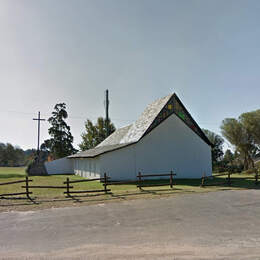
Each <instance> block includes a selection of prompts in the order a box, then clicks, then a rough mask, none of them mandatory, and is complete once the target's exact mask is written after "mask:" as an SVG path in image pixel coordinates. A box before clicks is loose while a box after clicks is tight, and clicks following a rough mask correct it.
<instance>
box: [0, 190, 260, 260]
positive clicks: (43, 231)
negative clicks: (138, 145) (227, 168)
mask: <svg viewBox="0 0 260 260" xmlns="http://www.w3.org/2000/svg"><path fill="white" fill-rule="evenodd" d="M0 259H167V260H168V259H171V260H174V259H176V260H177V259H196V260H197V259H207V260H208V259H223V260H224V259H236V260H239V259H241V260H242V259H243V260H247V259H260V191H259V190H239V191H219V192H210V193H203V194H183V195H179V196H175V197H168V198H161V199H152V200H133V201H125V202H118V203H108V204H98V205H90V206H83V207H74V208H57V209H46V210H39V211H27V212H15V211H14V212H5V213H1V214H0Z"/></svg>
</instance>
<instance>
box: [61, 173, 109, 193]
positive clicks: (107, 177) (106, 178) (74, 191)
mask: <svg viewBox="0 0 260 260" xmlns="http://www.w3.org/2000/svg"><path fill="white" fill-rule="evenodd" d="M108 179H110V177H109V176H107V174H106V173H104V177H100V178H94V179H85V180H73V181H71V180H70V179H69V178H67V179H66V181H65V182H64V183H63V184H66V186H65V188H66V191H64V194H66V195H67V197H73V196H71V195H72V194H77V193H99V192H104V193H105V194H106V193H108V192H109V191H111V190H110V189H108V188H107V185H108ZM90 181H100V182H102V183H103V187H104V189H98V190H73V191H71V189H72V188H73V186H70V184H71V183H80V182H90Z"/></svg>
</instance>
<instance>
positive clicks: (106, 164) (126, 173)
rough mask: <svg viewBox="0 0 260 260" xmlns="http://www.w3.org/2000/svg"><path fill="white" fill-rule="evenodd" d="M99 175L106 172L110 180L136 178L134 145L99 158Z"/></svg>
mask: <svg viewBox="0 0 260 260" xmlns="http://www.w3.org/2000/svg"><path fill="white" fill-rule="evenodd" d="M100 165H101V175H102V176H103V174H104V173H105V172H106V173H107V175H108V176H109V177H110V178H111V179H112V180H133V179H135V178H136V174H135V173H136V169H135V144H133V145H129V146H126V147H124V148H121V149H119V150H115V151H112V152H109V153H105V154H102V155H101V156H100Z"/></svg>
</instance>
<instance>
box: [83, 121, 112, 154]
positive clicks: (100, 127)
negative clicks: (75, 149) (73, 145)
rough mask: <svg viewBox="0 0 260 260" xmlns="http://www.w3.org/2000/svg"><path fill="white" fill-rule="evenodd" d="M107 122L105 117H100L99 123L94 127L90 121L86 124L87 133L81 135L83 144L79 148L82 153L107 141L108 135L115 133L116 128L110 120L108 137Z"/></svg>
mask: <svg viewBox="0 0 260 260" xmlns="http://www.w3.org/2000/svg"><path fill="white" fill-rule="evenodd" d="M105 122H106V121H105V119H104V118H103V117H99V118H98V119H97V123H96V124H95V125H94V124H93V123H92V122H91V121H90V120H89V119H87V121H86V123H85V132H84V133H82V135H81V137H82V142H81V143H80V144H79V148H80V149H81V150H82V151H85V150H88V149H91V148H94V147H96V146H97V145H98V144H100V143H101V142H102V141H103V140H105V139H106V138H107V136H108V135H110V134H112V133H113V132H114V131H115V126H114V124H113V123H111V121H110V119H109V121H108V128H109V134H108V135H107V132H106V124H105Z"/></svg>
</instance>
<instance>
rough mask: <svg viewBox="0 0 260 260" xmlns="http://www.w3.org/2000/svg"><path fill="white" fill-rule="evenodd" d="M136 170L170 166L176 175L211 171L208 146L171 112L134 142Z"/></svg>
mask: <svg viewBox="0 0 260 260" xmlns="http://www.w3.org/2000/svg"><path fill="white" fill-rule="evenodd" d="M136 170H137V171H141V172H144V173H160V172H169V171H170V170H173V171H174V172H175V173H177V176H176V177H177V178H201V176H202V174H203V173H205V174H206V175H211V174H212V167H211V147H210V146H209V145H208V144H206V143H205V142H204V141H203V140H202V139H201V138H200V137H199V136H198V135H197V134H195V133H194V132H193V131H192V130H191V129H190V128H189V127H188V126H187V125H185V124H184V123H183V122H182V120H181V119H179V118H178V117H177V116H176V115H174V114H173V115H171V116H170V117H169V118H168V119H166V120H165V121H163V122H162V123H161V124H160V125H159V126H157V127H156V128H155V129H153V130H152V131H151V132H150V133H149V134H148V135H146V136H145V137H143V138H142V139H141V140H140V141H139V142H138V143H137V144H136Z"/></svg>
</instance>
